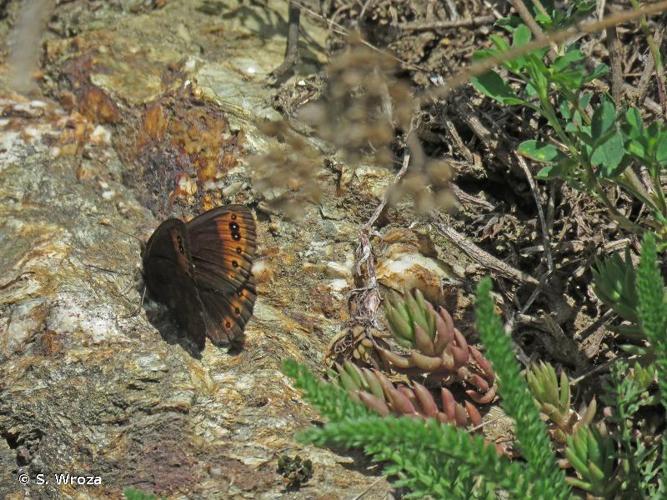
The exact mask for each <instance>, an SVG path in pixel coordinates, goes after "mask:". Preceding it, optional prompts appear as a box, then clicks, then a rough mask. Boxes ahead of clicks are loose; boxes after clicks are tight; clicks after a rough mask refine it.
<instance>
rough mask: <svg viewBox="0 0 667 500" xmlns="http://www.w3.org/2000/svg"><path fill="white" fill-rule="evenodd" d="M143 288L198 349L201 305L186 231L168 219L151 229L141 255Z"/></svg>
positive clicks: (200, 344) (202, 334) (201, 343)
mask: <svg viewBox="0 0 667 500" xmlns="http://www.w3.org/2000/svg"><path fill="white" fill-rule="evenodd" d="M143 267H144V277H145V280H146V286H147V287H148V291H149V292H150V294H151V296H152V297H153V298H154V299H155V300H157V301H158V302H161V303H163V304H165V305H166V306H167V307H168V308H169V310H170V311H171V312H172V314H173V315H174V316H175V317H176V320H177V322H178V323H179V324H180V326H181V327H182V328H183V329H185V330H186V331H187V333H188V336H189V337H190V338H191V339H192V340H193V341H194V342H195V343H196V344H197V346H198V347H199V348H200V349H201V348H203V347H204V343H205V338H206V337H205V332H206V328H205V324H204V317H203V315H202V313H203V307H202V302H201V299H200V297H199V293H198V291H197V286H196V283H195V280H194V277H193V268H192V265H191V258H190V251H189V245H188V237H187V229H186V226H185V224H184V223H183V222H182V221H180V220H178V219H169V220H167V221H165V222H163V223H162V224H160V226H159V227H158V228H157V229H156V230H155V232H154V233H153V235H152V236H151V238H150V239H149V240H148V243H147V244H146V249H145V250H144V253H143Z"/></svg>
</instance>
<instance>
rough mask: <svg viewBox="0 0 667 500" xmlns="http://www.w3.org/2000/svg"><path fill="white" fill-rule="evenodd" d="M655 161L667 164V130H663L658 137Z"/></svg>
mask: <svg viewBox="0 0 667 500" xmlns="http://www.w3.org/2000/svg"><path fill="white" fill-rule="evenodd" d="M655 161H657V162H658V163H659V164H660V165H663V166H664V165H666V164H667V130H663V131H662V132H661V133H660V135H659V137H658V147H657V149H656V151H655Z"/></svg>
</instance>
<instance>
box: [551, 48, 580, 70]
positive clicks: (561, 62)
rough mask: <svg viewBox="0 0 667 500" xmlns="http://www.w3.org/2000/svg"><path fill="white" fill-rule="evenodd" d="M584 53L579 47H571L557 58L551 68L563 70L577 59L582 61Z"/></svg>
mask: <svg viewBox="0 0 667 500" xmlns="http://www.w3.org/2000/svg"><path fill="white" fill-rule="evenodd" d="M583 58H584V55H583V54H582V53H581V51H580V50H579V49H570V50H568V51H567V52H566V53H565V54H564V55H562V56H560V57H558V58H556V60H555V61H554V63H553V65H552V66H551V68H552V69H553V70H554V71H563V70H564V69H565V68H567V67H568V66H569V65H570V64H572V63H573V62H576V61H581V60H582V59H583Z"/></svg>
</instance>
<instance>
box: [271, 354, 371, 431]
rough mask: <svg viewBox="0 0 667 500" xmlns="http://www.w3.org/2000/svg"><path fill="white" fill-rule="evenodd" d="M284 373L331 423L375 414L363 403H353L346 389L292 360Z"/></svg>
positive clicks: (284, 365) (288, 362) (284, 367)
mask: <svg viewBox="0 0 667 500" xmlns="http://www.w3.org/2000/svg"><path fill="white" fill-rule="evenodd" d="M283 373H284V374H285V375H287V376H288V377H290V378H291V379H292V380H294V385H295V386H296V387H297V389H300V390H301V391H303V395H304V396H305V398H306V399H307V400H308V401H309V402H310V403H311V404H312V405H313V406H314V407H315V408H317V409H318V411H319V412H320V414H321V415H322V416H323V417H325V418H327V419H329V420H330V421H331V422H340V421H341V420H345V419H355V418H362V417H368V416H370V415H373V414H374V413H373V412H371V410H369V409H368V408H366V407H365V406H363V405H362V404H361V403H357V402H355V401H353V400H352V399H351V398H350V397H349V396H348V394H347V391H346V390H345V389H343V388H342V387H339V386H337V385H335V384H329V383H327V382H324V381H322V380H320V379H318V378H317V377H315V376H314V375H313V374H312V373H310V371H309V370H308V368H306V367H305V366H302V365H300V364H298V363H297V362H296V361H294V360H292V359H288V360H286V361H285V362H284V363H283Z"/></svg>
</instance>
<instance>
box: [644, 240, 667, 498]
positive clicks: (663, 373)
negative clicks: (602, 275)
mask: <svg viewBox="0 0 667 500" xmlns="http://www.w3.org/2000/svg"><path fill="white" fill-rule="evenodd" d="M637 298H638V307H637V309H638V313H639V320H640V323H641V327H642V330H643V332H644V334H645V335H646V337H647V338H648V339H649V340H650V341H651V344H652V345H653V350H654V352H655V356H656V361H655V365H656V368H657V371H658V385H659V388H660V402H661V403H662V406H663V407H664V408H665V411H667V302H666V301H665V289H664V282H663V279H662V276H661V274H660V270H659V269H658V255H657V250H656V243H655V237H654V236H653V234H651V233H646V234H645V235H644V240H643V241H642V250H641V256H640V260H639V267H638V269H637ZM665 468H667V434H665V433H663V439H662V474H661V476H662V477H661V481H660V484H661V490H662V491H661V493H662V494H664V493H665V482H666V481H667V470H665Z"/></svg>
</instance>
